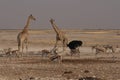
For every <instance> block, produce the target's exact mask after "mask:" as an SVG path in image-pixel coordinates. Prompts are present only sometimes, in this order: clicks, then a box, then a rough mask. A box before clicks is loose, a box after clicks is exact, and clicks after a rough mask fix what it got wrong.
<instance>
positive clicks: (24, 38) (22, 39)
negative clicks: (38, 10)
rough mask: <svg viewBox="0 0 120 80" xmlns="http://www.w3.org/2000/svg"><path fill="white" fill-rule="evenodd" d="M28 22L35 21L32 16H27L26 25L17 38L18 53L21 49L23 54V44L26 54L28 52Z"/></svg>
mask: <svg viewBox="0 0 120 80" xmlns="http://www.w3.org/2000/svg"><path fill="white" fill-rule="evenodd" d="M30 20H36V19H35V18H34V17H33V16H32V14H31V15H30V16H28V19H27V23H26V25H25V27H24V29H23V30H22V32H20V33H19V34H18V36H17V41H18V50H19V51H20V49H21V48H22V52H23V49H24V44H26V52H27V50H28V36H29V33H28V26H29V23H30Z"/></svg>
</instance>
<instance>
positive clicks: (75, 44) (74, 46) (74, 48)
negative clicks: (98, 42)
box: [67, 40, 83, 56]
mask: <svg viewBox="0 0 120 80" xmlns="http://www.w3.org/2000/svg"><path fill="white" fill-rule="evenodd" d="M82 44H83V42H82V41H80V40H73V41H71V42H69V44H67V46H68V47H69V49H70V50H71V56H72V55H73V54H76V53H80V51H79V47H80V46H82Z"/></svg>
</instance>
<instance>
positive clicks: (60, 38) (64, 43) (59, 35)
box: [50, 18, 68, 51]
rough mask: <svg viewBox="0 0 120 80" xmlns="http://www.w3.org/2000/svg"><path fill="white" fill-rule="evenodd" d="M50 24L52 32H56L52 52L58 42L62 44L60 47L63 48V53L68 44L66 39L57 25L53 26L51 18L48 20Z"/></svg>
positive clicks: (53, 21)
mask: <svg viewBox="0 0 120 80" xmlns="http://www.w3.org/2000/svg"><path fill="white" fill-rule="evenodd" d="M50 23H51V25H52V27H53V29H54V31H55V32H56V43H55V45H54V48H53V50H54V49H55V48H56V47H57V45H58V41H61V42H62V46H63V51H65V47H67V44H68V39H67V37H66V36H65V34H64V33H63V32H62V31H61V30H60V29H59V28H58V27H57V25H56V24H55V20H53V19H52V18H51V19H50Z"/></svg>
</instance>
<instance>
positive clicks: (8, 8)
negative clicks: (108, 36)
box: [0, 0, 120, 29]
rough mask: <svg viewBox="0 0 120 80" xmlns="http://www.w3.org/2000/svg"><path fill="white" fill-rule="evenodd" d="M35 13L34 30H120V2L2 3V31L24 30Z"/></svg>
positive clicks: (49, 0) (51, 0)
mask: <svg viewBox="0 0 120 80" xmlns="http://www.w3.org/2000/svg"><path fill="white" fill-rule="evenodd" d="M30 14H33V16H34V17H36V19H37V20H36V21H32V22H31V25H30V28H33V29H46V28H49V29H50V28H51V24H50V22H49V19H50V18H53V19H55V20H56V21H55V22H56V24H57V25H58V26H59V27H60V28H80V29H93V28H95V29H106V28H108V29H111V28H112V29H120V0H0V28H1V29H8V28H9V29H22V28H23V27H24V25H25V23H26V20H27V17H28V16H29V15H30Z"/></svg>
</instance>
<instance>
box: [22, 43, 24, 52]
mask: <svg viewBox="0 0 120 80" xmlns="http://www.w3.org/2000/svg"><path fill="white" fill-rule="evenodd" d="M23 49H24V42H23V43H22V53H23Z"/></svg>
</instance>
